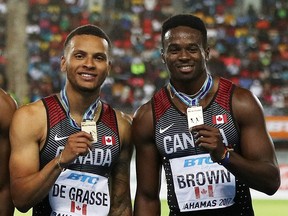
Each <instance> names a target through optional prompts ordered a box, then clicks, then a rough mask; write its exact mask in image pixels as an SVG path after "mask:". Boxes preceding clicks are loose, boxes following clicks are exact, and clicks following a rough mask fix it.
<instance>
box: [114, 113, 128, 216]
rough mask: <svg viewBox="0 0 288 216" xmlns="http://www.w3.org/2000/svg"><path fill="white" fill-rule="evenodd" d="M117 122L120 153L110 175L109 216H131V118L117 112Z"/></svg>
mask: <svg viewBox="0 0 288 216" xmlns="http://www.w3.org/2000/svg"><path fill="white" fill-rule="evenodd" d="M117 121H118V127H119V134H120V140H121V152H120V157H119V159H118V161H117V162H116V164H115V167H114V168H113V170H112V174H111V183H112V184H111V210H110V213H109V215H111V216H112V215H121V216H131V215H132V204H131V193H130V162H131V157H132V153H133V145H132V143H131V117H129V116H128V115H126V114H124V113H122V112H118V111H117Z"/></svg>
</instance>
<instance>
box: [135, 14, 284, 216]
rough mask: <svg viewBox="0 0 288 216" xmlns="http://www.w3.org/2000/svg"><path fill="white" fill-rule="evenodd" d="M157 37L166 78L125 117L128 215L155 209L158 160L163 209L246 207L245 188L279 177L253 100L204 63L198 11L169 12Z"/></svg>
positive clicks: (214, 211)
mask: <svg viewBox="0 0 288 216" xmlns="http://www.w3.org/2000/svg"><path fill="white" fill-rule="evenodd" d="M161 38H162V50H161V54H162V60H163V63H165V64H166V66H167V69H168V71H169V74H170V80H169V81H170V82H169V83H168V84H167V85H166V86H164V87H163V88H162V89H160V90H159V91H158V92H157V93H156V94H155V95H154V96H153V97H152V99H151V100H150V101H149V102H147V103H146V104H144V105H142V106H141V107H140V108H139V109H138V110H137V111H136V112H135V115H134V118H133V124H132V140H133V143H135V145H136V171H137V190H136V198H135V206H134V215H135V216H141V215H143V216H147V215H149V216H154V215H160V214H161V212H160V209H161V207H160V200H159V191H160V187H161V185H160V184H161V179H160V177H161V169H162V167H163V168H164V170H165V175H166V181H167V187H168V188H167V193H168V194H167V201H168V205H169V209H170V216H178V215H187V216H188V215H189V216H192V215H197V216H208V215H209V216H211V215H213V216H220V215H221V216H224V215H226V216H231V215H233V216H238V215H239V216H240V215H245V216H252V215H254V212H253V207H252V202H251V196H250V190H249V188H253V189H255V190H258V191H261V192H263V193H266V194H268V195H272V194H274V193H275V192H276V191H277V189H278V188H279V185H280V174H279V168H278V164H277V161H276V156H275V150H274V145H273V142H272V140H271V138H270V136H269V134H268V133H267V129H266V126H265V119H264V115H263V109H262V106H261V104H260V103H259V101H258V99H257V98H256V97H255V96H254V95H252V93H251V92H250V91H249V90H247V89H243V88H241V87H238V86H236V85H235V84H233V83H232V82H230V81H229V80H227V79H224V78H222V77H216V76H213V75H212V73H210V72H209V71H208V70H207V61H208V59H209V51H210V50H209V46H208V44H207V30H206V27H205V24H204V23H203V21H202V20H201V19H199V18H198V17H195V16H193V15H191V14H179V15H175V16H172V17H170V18H169V19H167V20H166V21H165V22H164V23H163V25H162V33H161ZM211 72H213V71H211Z"/></svg>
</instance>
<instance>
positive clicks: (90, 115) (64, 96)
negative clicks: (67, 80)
mask: <svg viewBox="0 0 288 216" xmlns="http://www.w3.org/2000/svg"><path fill="white" fill-rule="evenodd" d="M60 97H61V100H62V102H63V105H64V108H65V110H66V114H67V116H68V117H69V120H70V124H71V125H72V127H74V128H77V129H80V127H79V125H78V124H77V122H76V121H75V119H73V118H72V116H71V113H70V108H69V101H68V98H67V94H66V90H65V87H64V89H62V90H61V92H60ZM99 101H100V98H99V97H98V98H97V99H96V100H95V101H94V102H93V103H92V104H91V105H90V106H89V107H88V109H87V110H86V111H85V113H84V115H83V118H82V119H83V120H93V118H94V113H95V110H96V108H97V106H98V102H99Z"/></svg>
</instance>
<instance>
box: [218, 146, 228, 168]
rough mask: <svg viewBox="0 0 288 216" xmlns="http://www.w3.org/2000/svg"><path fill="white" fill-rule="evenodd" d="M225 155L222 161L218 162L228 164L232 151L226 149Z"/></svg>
mask: <svg viewBox="0 0 288 216" xmlns="http://www.w3.org/2000/svg"><path fill="white" fill-rule="evenodd" d="M223 156H224V157H223V158H222V159H221V160H220V161H218V164H220V165H223V166H226V165H227V164H229V162H230V152H229V151H228V150H227V149H226V151H225V153H224V155H223Z"/></svg>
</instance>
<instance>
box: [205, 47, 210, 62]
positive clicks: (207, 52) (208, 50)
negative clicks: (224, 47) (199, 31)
mask: <svg viewBox="0 0 288 216" xmlns="http://www.w3.org/2000/svg"><path fill="white" fill-rule="evenodd" d="M209 54H210V47H207V48H206V50H205V60H206V61H208V60H209Z"/></svg>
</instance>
